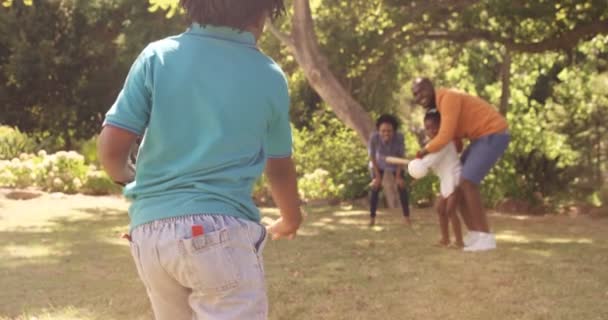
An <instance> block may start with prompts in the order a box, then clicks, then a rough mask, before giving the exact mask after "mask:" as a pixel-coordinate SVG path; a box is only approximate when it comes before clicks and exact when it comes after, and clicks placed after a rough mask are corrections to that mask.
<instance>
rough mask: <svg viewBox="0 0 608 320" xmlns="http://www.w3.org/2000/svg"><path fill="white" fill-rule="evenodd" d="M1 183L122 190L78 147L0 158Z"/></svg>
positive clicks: (68, 189) (55, 188)
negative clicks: (85, 156)
mask: <svg viewBox="0 0 608 320" xmlns="http://www.w3.org/2000/svg"><path fill="white" fill-rule="evenodd" d="M0 186H4V187H17V188H25V187H30V186H32V187H38V188H41V189H42V190H45V191H50V192H65V193H77V192H85V193H90V194H109V193H116V192H119V191H120V187H118V186H116V185H115V184H114V183H113V182H112V180H111V179H110V178H109V177H108V176H107V175H106V174H105V173H103V172H101V171H99V170H98V169H97V168H96V167H95V166H94V165H91V166H87V165H86V164H85V162H84V157H83V156H82V155H80V154H78V153H77V152H75V151H69V152H66V151H60V152H57V153H55V154H51V155H47V154H46V152H45V151H44V150H41V151H39V152H38V154H37V155H33V154H21V155H20V157H19V158H14V159H12V160H10V161H8V160H0Z"/></svg>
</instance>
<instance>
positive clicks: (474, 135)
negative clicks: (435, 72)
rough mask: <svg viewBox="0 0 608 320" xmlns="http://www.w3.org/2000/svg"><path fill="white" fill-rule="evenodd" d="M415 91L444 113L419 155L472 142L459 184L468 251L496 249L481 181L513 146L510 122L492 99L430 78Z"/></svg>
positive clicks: (428, 105) (424, 103)
mask: <svg viewBox="0 0 608 320" xmlns="http://www.w3.org/2000/svg"><path fill="white" fill-rule="evenodd" d="M412 93H413V95H414V99H415V101H416V103H417V104H419V105H421V106H423V107H424V108H425V109H427V110H428V109H437V111H439V113H440V114H441V127H440V128H439V133H438V134H437V136H435V138H433V139H432V140H431V141H429V142H428V143H427V145H426V146H425V147H424V148H423V149H422V150H420V151H419V152H418V154H417V156H418V157H419V158H422V157H424V156H425V155H427V154H429V153H433V152H437V151H439V150H441V148H443V147H444V146H445V145H446V144H448V143H449V142H451V141H453V140H454V139H469V140H470V141H471V143H470V144H469V146H468V147H467V149H466V150H465V151H464V152H463V154H462V156H461V161H462V176H461V179H460V184H459V188H460V189H461V190H462V194H463V196H464V200H465V201H464V203H465V204H466V206H465V209H466V210H461V214H462V216H463V220H464V221H465V223H466V225H467V227H468V229H469V233H468V234H467V236H466V237H465V240H464V242H465V245H466V247H465V248H464V250H465V251H484V250H492V249H495V248H496V239H495V237H494V235H493V234H492V233H490V228H489V225H488V219H487V217H486V214H485V211H484V208H483V204H482V202H481V194H480V192H479V184H480V183H481V181H482V180H483V178H484V177H485V176H486V175H487V174H488V172H489V171H490V169H492V167H493V166H494V164H495V163H496V162H497V161H498V159H499V158H500V157H501V156H502V155H503V154H504V152H505V150H506V149H507V146H508V145H509V141H510V139H511V136H510V134H509V131H508V124H507V121H506V120H505V118H504V117H503V116H502V115H501V114H500V113H498V111H496V110H495V109H494V108H493V107H492V105H490V104H489V103H488V102H486V101H484V100H482V99H480V98H478V97H475V96H471V95H468V94H465V93H462V92H459V91H455V90H448V89H435V88H434V86H433V83H432V82H431V80H429V79H427V78H418V79H416V80H415V81H414V85H413V86H412Z"/></svg>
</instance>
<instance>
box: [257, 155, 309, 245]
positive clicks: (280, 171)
mask: <svg viewBox="0 0 608 320" xmlns="http://www.w3.org/2000/svg"><path fill="white" fill-rule="evenodd" d="M265 173H266V177H267V178H268V182H269V184H270V191H271V192H272V198H273V199H274V202H275V203H276V204H277V206H278V207H279V210H280V212H281V218H279V220H277V221H276V222H275V223H274V224H273V225H272V226H270V228H269V231H270V233H271V234H272V238H273V239H279V238H288V239H292V238H293V237H295V235H296V231H297V230H298V228H299V227H300V224H301V223H302V212H301V211H300V197H299V195H298V183H297V179H296V169H295V166H294V164H293V161H292V159H291V157H285V158H269V159H268V162H267V163H266V171H265Z"/></svg>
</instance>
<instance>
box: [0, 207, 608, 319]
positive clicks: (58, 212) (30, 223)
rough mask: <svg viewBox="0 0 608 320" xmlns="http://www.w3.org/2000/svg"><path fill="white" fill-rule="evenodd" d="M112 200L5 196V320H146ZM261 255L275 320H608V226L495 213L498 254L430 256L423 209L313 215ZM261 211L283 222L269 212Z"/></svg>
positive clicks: (1, 300) (0, 292)
mask: <svg viewBox="0 0 608 320" xmlns="http://www.w3.org/2000/svg"><path fill="white" fill-rule="evenodd" d="M126 208H127V204H126V203H125V202H124V201H123V200H122V199H120V198H118V197H87V196H81V195H77V196H64V197H52V196H51V195H44V196H43V197H41V198H38V199H34V200H29V201H13V200H7V199H4V198H1V197H0V319H120V320H124V319H150V318H151V313H150V308H149V305H148V301H147V298H146V295H145V291H144V288H143V286H142V285H141V284H140V282H139V280H138V278H137V276H136V271H135V269H134V265H133V264H132V260H131V256H130V253H129V249H128V246H127V243H126V242H125V240H121V239H119V238H118V235H119V234H120V233H121V232H123V231H125V230H126V229H127V223H128V220H127V215H126ZM308 211H309V217H308V219H307V221H306V223H305V226H304V227H303V229H302V230H301V232H300V235H299V237H298V238H297V239H296V240H294V241H291V242H287V241H277V242H271V243H269V244H268V245H267V246H266V251H265V266H266V272H267V275H266V277H267V281H268V287H269V288H268V289H269V297H270V318H271V319H277V320H278V319H288V320H296V319H349V320H353V319H441V320H448V319H459V320H460V319H464V320H477V319H479V320H487V319H551V320H554V319H585V320H592V319H598V320H599V319H608V303H607V301H608V219H596V220H593V219H591V218H589V217H586V216H579V217H577V218H570V217H566V216H553V215H551V216H544V217H525V216H513V215H503V214H499V213H492V214H491V217H490V219H491V222H492V223H493V225H494V227H495V230H496V232H497V239H498V246H499V249H498V250H495V251H492V252H486V253H476V254H471V253H463V252H461V251H457V250H451V249H440V248H435V247H433V246H432V244H433V243H434V242H436V241H437V240H438V229H437V222H436V219H435V215H434V213H433V212H432V211H431V210H428V209H425V210H414V213H413V221H414V223H415V226H414V227H413V228H407V227H404V226H403V225H401V224H400V222H401V218H400V216H399V214H398V213H397V211H395V212H388V211H383V212H381V213H380V215H379V217H378V219H377V222H378V224H377V225H376V226H375V227H373V228H369V227H367V222H368V216H367V212H366V210H364V209H363V210H357V209H351V208H341V207H318V208H309V209H308ZM264 214H265V215H266V216H270V217H273V218H274V217H277V216H278V212H277V211H276V210H274V209H266V210H264Z"/></svg>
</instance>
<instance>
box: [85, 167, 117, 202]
mask: <svg viewBox="0 0 608 320" xmlns="http://www.w3.org/2000/svg"><path fill="white" fill-rule="evenodd" d="M121 190H122V187H121V186H119V185H117V184H115V183H114V182H113V181H112V179H110V177H108V175H107V174H106V173H105V172H104V171H101V170H96V169H95V168H94V167H93V168H92V170H91V171H89V172H87V175H86V179H85V183H84V185H83V187H82V192H83V193H86V194H92V195H105V194H113V193H119V192H121Z"/></svg>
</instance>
